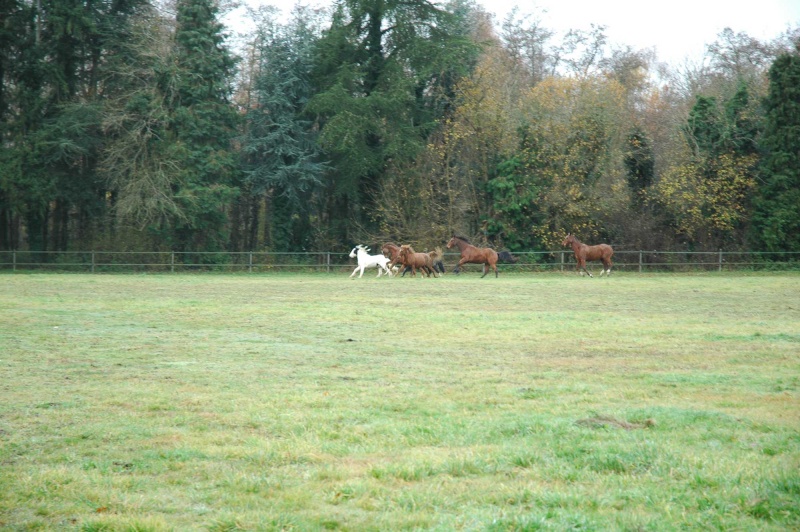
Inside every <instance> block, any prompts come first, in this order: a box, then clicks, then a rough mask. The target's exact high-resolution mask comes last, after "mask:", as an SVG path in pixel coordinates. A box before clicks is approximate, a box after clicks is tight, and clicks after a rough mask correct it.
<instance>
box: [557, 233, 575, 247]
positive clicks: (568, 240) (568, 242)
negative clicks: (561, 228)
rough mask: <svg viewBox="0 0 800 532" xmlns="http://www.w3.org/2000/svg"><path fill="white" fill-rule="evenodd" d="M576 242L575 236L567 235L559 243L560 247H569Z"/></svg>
mask: <svg viewBox="0 0 800 532" xmlns="http://www.w3.org/2000/svg"><path fill="white" fill-rule="evenodd" d="M576 240H577V239H576V238H575V235H573V234H572V233H567V236H566V238H564V241H563V242H562V243H561V245H562V246H571V245H572V243H573V242H575V241H576Z"/></svg>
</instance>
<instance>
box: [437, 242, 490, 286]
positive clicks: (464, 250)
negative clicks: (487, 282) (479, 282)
mask: <svg viewBox="0 0 800 532" xmlns="http://www.w3.org/2000/svg"><path fill="white" fill-rule="evenodd" d="M453 246H458V250H459V251H460V252H461V260H460V261H458V265H456V267H455V268H454V269H453V272H454V273H458V272H459V270H460V269H461V265H462V264H466V263H467V262H472V263H474V264H483V275H481V279H483V278H484V277H486V274H487V273H489V270H488V269H487V268H486V266H489V268H491V269H493V270H494V276H495V278H497V252H496V251H495V250H493V249H492V248H478V247H475V246H473V245H472V244H470V243H469V240H467V239H466V238H464V237H463V236H456V235H453V238H451V239H450V242H448V243H447V249H450V248H452V247H453Z"/></svg>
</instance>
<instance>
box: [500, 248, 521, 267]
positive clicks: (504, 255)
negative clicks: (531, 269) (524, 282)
mask: <svg viewBox="0 0 800 532" xmlns="http://www.w3.org/2000/svg"><path fill="white" fill-rule="evenodd" d="M497 260H498V261H499V262H510V263H511V264H514V263H515V262H517V261H518V260H519V258H517V257H515V256H514V255H512V254H511V252H510V251H498V252H497Z"/></svg>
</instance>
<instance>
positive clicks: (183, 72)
mask: <svg viewBox="0 0 800 532" xmlns="http://www.w3.org/2000/svg"><path fill="white" fill-rule="evenodd" d="M222 29H223V26H222V24H221V23H220V22H219V21H218V20H217V8H216V3H215V2H213V1H211V0H181V1H179V2H178V12H177V27H176V31H175V61H174V62H175V70H174V71H173V72H171V73H170V74H171V76H172V78H171V82H173V83H174V92H173V93H172V96H173V99H172V101H169V102H167V106H168V109H169V111H168V112H169V113H170V116H171V118H170V123H169V126H168V130H169V132H170V133H171V135H172V137H171V143H172V146H171V150H172V157H173V159H174V160H175V161H176V163H177V164H178V165H179V166H180V168H181V176H180V182H179V183H175V184H173V191H174V193H175V198H176V201H177V203H178V204H179V205H180V206H181V209H182V212H183V214H184V218H183V219H181V220H177V221H176V222H175V228H174V229H175V233H174V235H173V236H174V239H175V240H174V242H173V246H175V247H177V248H178V249H183V250H189V249H193V250H218V249H222V248H223V246H224V245H225V243H226V239H227V228H226V213H225V209H226V206H227V205H228V204H229V203H230V202H231V201H232V200H233V198H235V197H236V195H237V194H238V184H239V175H238V160H237V157H236V154H235V152H234V150H233V145H232V140H233V138H234V135H235V134H236V132H237V125H238V121H239V116H238V114H237V112H236V110H235V108H234V107H233V105H232V104H231V103H230V95H231V92H232V90H231V81H232V79H233V74H234V68H235V60H234V58H233V55H232V54H231V52H230V51H229V50H228V48H226V46H225V45H224V35H223V33H222Z"/></svg>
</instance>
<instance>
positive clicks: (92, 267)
mask: <svg viewBox="0 0 800 532" xmlns="http://www.w3.org/2000/svg"><path fill="white" fill-rule="evenodd" d="M92 273H94V251H92Z"/></svg>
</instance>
